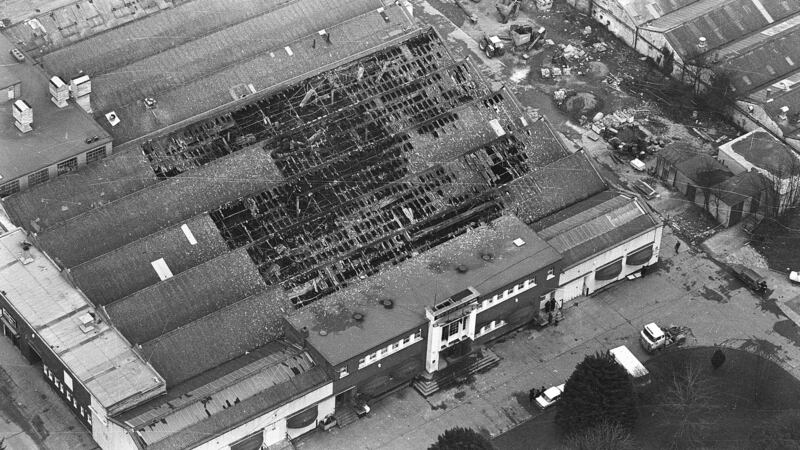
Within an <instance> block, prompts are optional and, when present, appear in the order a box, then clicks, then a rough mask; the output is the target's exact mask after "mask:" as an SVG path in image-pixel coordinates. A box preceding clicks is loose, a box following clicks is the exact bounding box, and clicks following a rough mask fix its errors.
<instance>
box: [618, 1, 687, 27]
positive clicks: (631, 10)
mask: <svg viewBox="0 0 800 450" xmlns="http://www.w3.org/2000/svg"><path fill="white" fill-rule="evenodd" d="M696 1H697V0H618V3H619V5H620V6H621V7H622V9H623V10H624V11H625V12H626V13H627V14H628V16H630V18H631V20H633V22H634V24H636V25H642V24H644V23H646V22H649V21H651V20H654V19H658V18H659V17H661V16H664V15H666V14H669V13H671V12H673V11H675V10H678V9H680V8H683V7H684V6H686V5H690V4H692V3H694V2H696Z"/></svg>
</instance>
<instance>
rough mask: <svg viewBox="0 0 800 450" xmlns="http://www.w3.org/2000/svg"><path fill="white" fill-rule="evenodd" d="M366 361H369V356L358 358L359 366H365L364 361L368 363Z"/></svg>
mask: <svg viewBox="0 0 800 450" xmlns="http://www.w3.org/2000/svg"><path fill="white" fill-rule="evenodd" d="M366 362H367V358H366V357H364V358H361V359H359V360H358V368H359V369H360V368H362V367H364V363H366Z"/></svg>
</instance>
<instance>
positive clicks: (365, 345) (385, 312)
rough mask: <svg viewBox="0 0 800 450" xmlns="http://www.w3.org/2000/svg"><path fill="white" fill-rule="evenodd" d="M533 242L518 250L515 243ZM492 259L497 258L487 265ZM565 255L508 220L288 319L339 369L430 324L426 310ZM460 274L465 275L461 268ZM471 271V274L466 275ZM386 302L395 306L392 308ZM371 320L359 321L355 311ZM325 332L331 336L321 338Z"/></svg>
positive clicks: (510, 280) (518, 276) (488, 288)
mask: <svg viewBox="0 0 800 450" xmlns="http://www.w3.org/2000/svg"><path fill="white" fill-rule="evenodd" d="M516 239H522V240H523V241H524V242H525V243H524V244H523V245H521V246H517V245H516V244H515V243H514V240H516ZM484 255H490V257H488V260H487V259H484ZM560 259H561V256H560V255H559V254H558V252H556V251H555V249H553V248H552V247H551V246H550V245H548V244H547V243H546V242H545V241H544V240H543V239H541V238H540V237H539V236H537V235H536V233H534V232H533V230H531V229H530V228H529V227H528V226H527V225H525V224H524V223H523V222H522V221H520V220H519V219H517V218H516V217H513V216H502V217H500V218H499V219H497V220H495V221H494V222H491V223H490V224H488V225H483V226H480V227H478V228H475V229H472V230H469V231H467V232H466V233H464V234H462V235H460V236H457V237H455V238H453V239H451V240H450V241H447V242H446V243H444V244H441V245H439V246H437V247H434V248H433V249H431V250H429V251H427V252H424V253H421V254H419V255H417V256H413V257H411V259H409V260H406V261H404V262H402V263H400V264H398V265H397V266H394V267H391V268H387V269H385V270H384V271H382V272H380V273H378V274H376V275H373V276H371V277H369V278H367V279H365V280H361V281H355V282H354V283H353V284H352V285H351V286H350V287H347V288H345V289H343V290H341V291H338V292H336V293H334V294H331V295H330V296H328V297H325V298H323V299H321V300H318V301H317V302H315V303H312V304H311V305H308V306H306V307H304V308H303V309H301V310H299V311H297V312H296V313H294V314H292V315H291V316H289V317H288V318H287V320H288V322H289V323H290V324H291V325H292V326H293V327H294V328H296V329H298V330H299V329H301V328H303V327H308V329H309V330H310V334H309V337H308V338H307V341H308V343H309V344H310V345H311V346H313V347H314V348H315V349H316V350H317V351H318V352H320V354H321V355H322V356H323V357H324V358H325V359H326V360H327V361H328V362H329V363H330V364H333V365H336V364H339V363H341V362H344V361H346V360H348V359H350V358H353V357H355V356H357V355H360V354H362V353H364V352H367V351H368V350H370V349H372V348H375V347H377V346H379V345H381V344H382V343H385V342H387V341H389V340H391V339H395V338H396V337H398V336H400V335H401V334H402V333H404V332H406V331H408V330H410V329H412V328H414V327H417V326H422V324H424V323H426V321H427V319H426V317H425V307H426V306H428V307H429V306H433V305H434V304H435V303H436V302H437V301H442V300H444V299H446V298H448V297H450V296H452V295H454V294H456V293H458V292H460V291H462V290H464V288H465V287H466V286H472V287H474V288H475V289H477V290H478V292H480V293H481V294H483V295H486V294H489V293H491V292H493V291H495V290H497V289H500V288H501V287H503V286H506V285H508V284H511V283H513V282H514V281H517V280H519V279H521V278H523V277H525V276H526V275H529V274H531V273H533V272H534V271H536V270H538V269H540V268H543V267H547V266H549V265H552V264H553V263H555V262H556V261H558V260H560ZM457 268H459V269H460V270H457ZM464 268H466V271H464ZM382 299H391V300H393V301H394V307H393V308H392V309H386V308H384V307H383V306H382V305H381V304H380V303H378V302H379V301H380V300H382ZM356 312H358V313H361V314H363V315H364V317H365V318H364V320H362V321H356V320H354V319H353V318H352V315H353V314H354V313H356ZM320 331H324V332H325V335H324V336H323V335H321V334H320Z"/></svg>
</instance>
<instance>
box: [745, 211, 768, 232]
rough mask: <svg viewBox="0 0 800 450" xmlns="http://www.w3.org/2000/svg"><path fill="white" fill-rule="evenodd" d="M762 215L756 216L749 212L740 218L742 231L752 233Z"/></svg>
mask: <svg viewBox="0 0 800 450" xmlns="http://www.w3.org/2000/svg"><path fill="white" fill-rule="evenodd" d="M762 219H763V217H758V216H756V215H755V214H750V215H749V216H747V217H745V218H744V220H742V231H744V232H745V233H747V234H753V231H755V229H756V228H758V225H759V224H760V223H761V220H762Z"/></svg>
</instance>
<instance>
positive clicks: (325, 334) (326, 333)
mask: <svg viewBox="0 0 800 450" xmlns="http://www.w3.org/2000/svg"><path fill="white" fill-rule="evenodd" d="M319 335H320V336H327V335H328V332H327V331H325V330H319Z"/></svg>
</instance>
